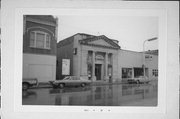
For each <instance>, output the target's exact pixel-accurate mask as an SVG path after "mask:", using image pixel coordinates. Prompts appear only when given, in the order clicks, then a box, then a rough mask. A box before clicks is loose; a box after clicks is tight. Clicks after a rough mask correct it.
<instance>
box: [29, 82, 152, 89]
mask: <svg viewBox="0 0 180 119" xmlns="http://www.w3.org/2000/svg"><path fill="white" fill-rule="evenodd" d="M150 82H153V81H150ZM118 84H127V83H125V82H114V83H108V82H92V83H91V84H90V86H103V85H118ZM32 88H52V85H51V84H50V83H44V82H43V83H39V84H38V86H36V87H32Z"/></svg>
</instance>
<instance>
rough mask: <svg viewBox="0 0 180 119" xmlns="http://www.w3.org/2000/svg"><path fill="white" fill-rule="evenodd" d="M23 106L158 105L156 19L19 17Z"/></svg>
mask: <svg viewBox="0 0 180 119" xmlns="http://www.w3.org/2000/svg"><path fill="white" fill-rule="evenodd" d="M22 90H23V91H22V105H69V106H70V105H76V106H81V105H83V106H157V105H158V103H157V99H158V96H157V94H158V17H151V16H138V17H135V16H128V17H127V16H126V17H123V16H108V15H106V16H103V15H102V16H77V15H70V16H68V15H66V16H53V15H24V18H23V79H22Z"/></svg>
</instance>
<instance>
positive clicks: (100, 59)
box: [56, 33, 157, 82]
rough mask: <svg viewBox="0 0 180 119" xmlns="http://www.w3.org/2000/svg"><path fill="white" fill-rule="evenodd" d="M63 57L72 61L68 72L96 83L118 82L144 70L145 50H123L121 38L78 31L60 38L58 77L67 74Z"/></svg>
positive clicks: (138, 74) (60, 77)
mask: <svg viewBox="0 0 180 119" xmlns="http://www.w3.org/2000/svg"><path fill="white" fill-rule="evenodd" d="M63 59H69V61H70V63H69V69H68V70H69V74H67V75H71V76H78V77H80V76H81V77H84V78H86V79H89V80H92V81H93V82H118V81H121V80H122V79H123V78H125V79H126V78H133V77H138V76H140V75H142V73H143V72H142V71H143V70H142V63H143V61H142V53H140V52H133V51H126V50H122V49H121V47H120V46H119V45H118V41H117V40H113V39H109V38H108V37H106V36H104V35H101V36H93V35H89V34H84V33H78V34H75V35H73V36H71V37H69V38H66V39H64V40H62V41H60V42H59V43H58V44H57V69H56V76H57V77H56V78H57V79H62V78H63V77H64V76H66V75H63V74H62V72H63V70H64V69H63V66H62V61H63ZM146 62H147V61H146ZM155 62H157V61H155ZM147 63H148V62H147ZM147 66H149V65H147ZM151 66H152V65H150V67H151ZM154 68H156V69H157V66H154ZM148 69H149V67H147V68H146V72H147V75H149V73H150V72H149V70H148ZM152 69H153V68H152Z"/></svg>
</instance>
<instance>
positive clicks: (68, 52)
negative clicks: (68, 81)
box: [56, 37, 73, 79]
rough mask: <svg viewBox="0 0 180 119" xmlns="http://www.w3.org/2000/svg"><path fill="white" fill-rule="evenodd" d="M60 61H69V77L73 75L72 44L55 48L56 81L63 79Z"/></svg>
mask: <svg viewBox="0 0 180 119" xmlns="http://www.w3.org/2000/svg"><path fill="white" fill-rule="evenodd" d="M72 38H73V37H72ZM62 59H70V75H73V42H72V43H69V44H67V45H64V46H61V47H58V46H57V69H56V79H62V78H63V77H64V76H63V75H62Z"/></svg>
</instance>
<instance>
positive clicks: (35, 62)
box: [23, 53, 56, 82]
mask: <svg viewBox="0 0 180 119" xmlns="http://www.w3.org/2000/svg"><path fill="white" fill-rule="evenodd" d="M55 76H56V56H49V55H36V54H28V53H24V54H23V78H37V79H38V81H39V82H48V81H52V80H55V78H56V77H55Z"/></svg>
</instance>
